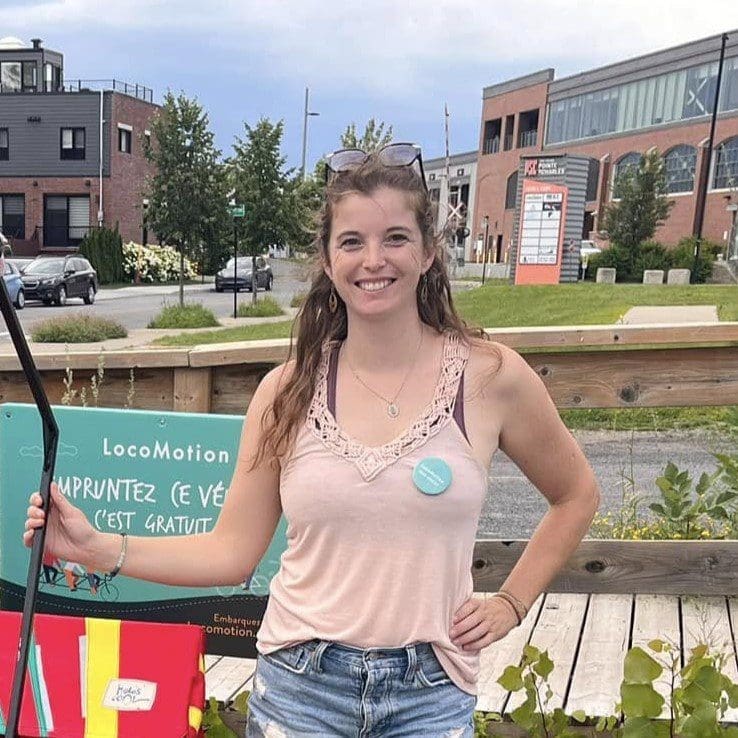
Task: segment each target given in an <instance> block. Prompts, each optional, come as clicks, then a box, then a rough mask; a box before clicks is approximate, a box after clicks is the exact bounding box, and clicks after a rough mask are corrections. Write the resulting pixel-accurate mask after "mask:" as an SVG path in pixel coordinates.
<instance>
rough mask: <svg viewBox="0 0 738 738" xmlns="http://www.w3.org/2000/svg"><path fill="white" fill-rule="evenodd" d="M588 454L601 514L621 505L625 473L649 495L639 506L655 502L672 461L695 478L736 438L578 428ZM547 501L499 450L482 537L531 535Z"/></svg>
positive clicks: (732, 445) (644, 508) (732, 447)
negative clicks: (659, 481)
mask: <svg viewBox="0 0 738 738" xmlns="http://www.w3.org/2000/svg"><path fill="white" fill-rule="evenodd" d="M574 435H575V436H576V438H577V440H578V441H579V444H580V445H581V446H582V448H583V449H584V453H585V455H586V456H587V458H588V459H589V462H590V464H591V465H592V468H593V469H594V471H595V475H596V476H597V479H598V481H599V483H600V488H601V490H602V504H601V505H600V513H603V514H604V513H605V512H607V511H608V510H613V511H615V510H618V509H620V506H621V499H622V494H623V490H624V488H627V487H628V484H627V482H626V481H625V478H626V477H631V476H632V478H633V479H634V480H635V487H636V490H637V492H639V493H641V494H643V495H644V496H646V497H647V499H646V500H645V501H644V502H643V503H642V505H641V507H640V509H641V510H642V511H643V512H644V513H648V514H649V515H651V514H652V513H650V511H649V510H648V508H647V505H648V503H649V502H653V501H655V500H656V499H657V498H658V497H659V496H660V493H659V490H658V488H657V487H656V485H655V483H654V482H655V480H656V478H657V477H659V476H661V474H662V472H663V469H664V467H665V466H666V464H667V462H668V461H673V462H674V463H675V464H676V465H677V467H679V469H680V470H685V469H687V470H689V471H690V474H691V475H692V478H693V479H694V480H695V481H696V480H697V479H699V476H700V474H701V473H702V472H703V471H707V472H712V471H714V470H715V467H716V464H715V459H714V458H713V457H712V455H711V454H712V453H716V452H723V453H736V451H737V450H738V449H736V444H735V442H732V443H731V442H730V440H729V439H726V438H721V437H720V436H717V435H716V434H714V433H709V432H706V431H678V432H676V431H672V432H660V433H655V432H654V433H650V432H638V433H630V432H622V431H616V432H613V431H577V432H576V433H575V434H574ZM546 509H547V503H546V501H545V499H544V498H543V497H542V496H541V494H540V493H539V492H538V491H537V490H536V489H535V488H534V487H533V485H532V484H531V483H530V482H529V481H528V480H527V479H525V477H523V475H522V474H521V473H520V471H519V470H518V468H517V467H516V466H515V465H514V464H513V463H512V462H511V461H510V460H509V459H508V458H507V457H506V456H505V455H504V454H503V453H502V452H498V453H497V454H496V455H495V457H494V459H493V463H492V469H491V473H490V484H489V490H488V494H487V501H486V504H485V507H484V510H483V511H482V518H481V520H480V524H479V528H478V531H479V536H482V537H484V536H488V537H491V538H517V537H529V536H530V535H531V533H532V532H533V531H534V530H535V528H536V526H537V524H538V522H539V521H540V519H541V517H542V516H543V515H544V514H545V512H546Z"/></svg>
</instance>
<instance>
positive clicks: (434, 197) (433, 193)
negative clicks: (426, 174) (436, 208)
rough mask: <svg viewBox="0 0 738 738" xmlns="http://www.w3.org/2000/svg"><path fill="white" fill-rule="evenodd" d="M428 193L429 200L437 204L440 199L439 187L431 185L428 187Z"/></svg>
mask: <svg viewBox="0 0 738 738" xmlns="http://www.w3.org/2000/svg"><path fill="white" fill-rule="evenodd" d="M428 194H429V195H430V199H431V202H433V203H436V204H437V203H438V202H439V201H440V199H441V188H440V187H431V188H429V189H428Z"/></svg>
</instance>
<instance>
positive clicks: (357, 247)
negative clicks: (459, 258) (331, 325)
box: [325, 187, 433, 317]
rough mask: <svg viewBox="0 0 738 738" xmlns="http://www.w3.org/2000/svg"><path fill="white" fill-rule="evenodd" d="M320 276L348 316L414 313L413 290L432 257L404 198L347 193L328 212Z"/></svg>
mask: <svg viewBox="0 0 738 738" xmlns="http://www.w3.org/2000/svg"><path fill="white" fill-rule="evenodd" d="M328 256H329V260H330V264H326V266H325V273H326V274H327V275H328V277H329V278H330V279H331V281H332V282H333V284H334V286H335V288H336V292H338V294H339V295H340V296H341V299H342V300H343V301H344V302H345V303H346V309H347V310H348V311H349V313H354V314H357V315H365V316H367V317H369V316H377V315H386V314H393V315H395V314H399V313H400V312H401V311H402V310H407V309H412V310H414V311H416V312H417V302H416V297H415V294H416V289H417V285H418V280H419V279H420V277H421V275H422V274H423V273H424V272H426V271H427V270H428V268H429V267H430V265H431V263H432V261H433V254H432V253H431V254H427V253H426V252H425V249H424V248H423V239H422V236H421V233H420V229H419V228H418V224H417V221H416V219H415V212H414V210H413V208H412V206H411V204H410V198H409V197H408V196H407V195H406V194H405V193H404V192H400V191H398V190H393V189H390V188H388V187H380V188H379V189H377V190H375V191H374V192H373V193H372V194H371V195H362V194H349V195H346V196H344V197H343V198H342V199H341V200H339V202H338V203H337V204H336V205H335V206H334V208H333V223H332V227H331V233H330V239H329V244H328Z"/></svg>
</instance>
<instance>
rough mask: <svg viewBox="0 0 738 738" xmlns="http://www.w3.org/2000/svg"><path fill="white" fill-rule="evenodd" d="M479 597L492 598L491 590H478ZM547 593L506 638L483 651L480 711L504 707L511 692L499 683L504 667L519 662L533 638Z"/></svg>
mask: <svg viewBox="0 0 738 738" xmlns="http://www.w3.org/2000/svg"><path fill="white" fill-rule="evenodd" d="M476 594H477V596H479V597H491V596H492V594H491V593H485V592H478V593H476ZM544 598H545V595H540V596H539V597H537V598H536V601H535V602H534V603H533V606H532V607H531V608H530V611H529V612H528V614H527V615H526V616H525V619H524V620H523V622H522V623H521V624H520V625H519V626H518V627H517V628H513V629H512V630H511V631H510V632H509V633H508V634H507V635H506V636H505V637H504V638H501V639H500V640H499V641H495V642H494V643H492V644H490V645H489V646H488V647H487V648H484V649H482V652H481V654H480V671H479V687H478V695H477V708H476V709H477V710H484V711H486V712H499V713H500V714H502V710H503V708H504V706H505V702H506V701H507V699H508V696H509V694H510V693H509V692H508V691H507V690H506V689H504V688H503V687H502V686H500V685H499V684H498V683H497V680H498V679H499V678H500V677H501V676H502V672H503V671H505V668H506V667H508V666H510V665H511V664H513V665H517V664H519V663H520V658H521V656H522V655H523V646H525V644H526V643H528V641H529V640H530V635H531V633H532V632H533V626H534V625H535V623H536V620H537V619H538V614H539V612H540V610H541V607H542V605H543V600H544Z"/></svg>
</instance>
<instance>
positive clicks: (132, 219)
mask: <svg viewBox="0 0 738 738" xmlns="http://www.w3.org/2000/svg"><path fill="white" fill-rule="evenodd" d="M158 109H159V106H158V105H155V104H154V103H153V93H152V91H151V90H150V89H148V88H146V87H144V86H142V85H131V84H126V83H122V82H118V81H116V80H94V81H85V80H67V79H65V76H64V58H63V56H62V54H60V53H58V52H55V51H51V50H50V49H46V48H44V47H43V46H42V45H41V41H40V39H33V41H32V45H31V46H30V47H29V46H25V45H24V44H23V42H22V41H19V40H18V39H14V38H5V39H2V40H0V230H2V231H3V232H4V233H5V235H6V236H8V238H9V239H10V240H11V243H12V244H13V247H14V251H15V252H16V253H17V254H28V255H35V254H39V253H45V252H49V251H53V250H59V249H60V250H69V249H74V248H76V247H77V246H78V245H79V243H80V241H81V240H82V238H84V236H85V234H86V233H87V232H88V231H89V230H90V228H91V227H94V226H97V225H104V226H107V227H114V226H115V225H116V224H117V225H118V228H119V230H120V232H121V235H122V236H123V239H124V240H129V239H130V240H136V241H140V240H141V238H142V228H143V223H142V221H143V217H142V215H143V204H144V202H143V194H142V193H143V188H144V183H145V178H146V176H147V175H148V174H150V173H151V172H152V169H151V165H150V164H149V163H148V162H147V161H146V159H145V157H144V155H143V149H142V141H143V136H146V135H149V130H148V129H149V126H150V122H151V119H152V117H153V116H154V114H155V113H156V112H157V110H158Z"/></svg>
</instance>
